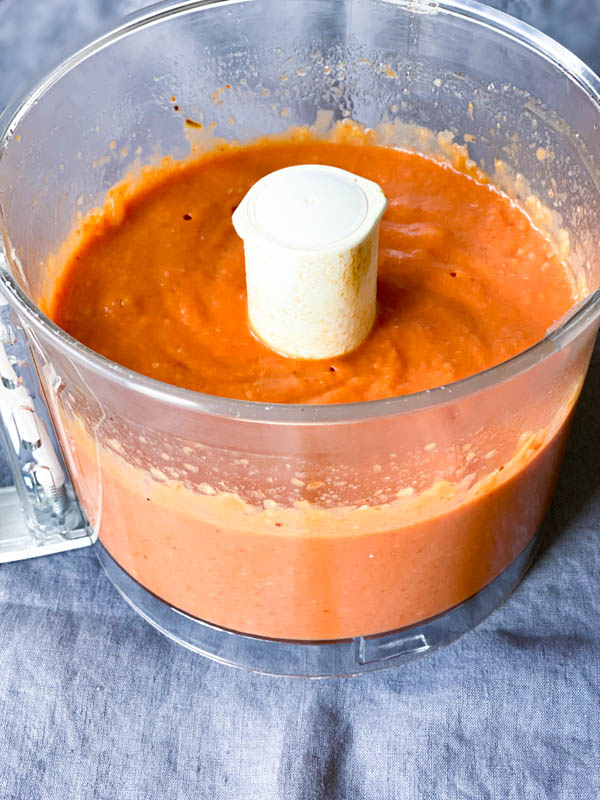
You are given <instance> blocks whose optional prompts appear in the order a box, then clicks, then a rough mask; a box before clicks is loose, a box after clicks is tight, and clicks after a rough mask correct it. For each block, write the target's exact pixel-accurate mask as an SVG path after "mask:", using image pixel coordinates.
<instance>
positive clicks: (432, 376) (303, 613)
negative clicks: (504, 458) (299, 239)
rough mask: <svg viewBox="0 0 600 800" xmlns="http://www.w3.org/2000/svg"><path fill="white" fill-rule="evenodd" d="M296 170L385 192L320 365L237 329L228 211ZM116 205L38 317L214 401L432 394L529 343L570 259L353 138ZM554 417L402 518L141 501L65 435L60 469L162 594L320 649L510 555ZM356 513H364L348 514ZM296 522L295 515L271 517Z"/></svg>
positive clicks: (138, 484)
mask: <svg viewBox="0 0 600 800" xmlns="http://www.w3.org/2000/svg"><path fill="white" fill-rule="evenodd" d="M303 163H320V164H329V165H332V166H336V167H341V168H343V169H346V170H349V171H351V172H354V173H356V174H359V175H362V176H364V177H365V178H369V179H371V180H373V181H376V182H378V183H379V184H380V185H381V187H382V188H383V190H384V192H385V194H386V196H387V198H388V202H389V207H388V210H387V212H386V214H385V216H384V218H383V221H382V223H381V228H380V248H379V278H378V313H377V319H376V322H375V325H374V328H373V330H372V332H371V334H370V335H369V337H368V338H367V339H366V341H365V342H364V343H363V344H362V345H361V346H360V347H359V348H358V349H357V350H356V351H354V352H352V353H350V354H348V355H345V356H343V357H340V358H334V359H328V360H325V361H302V360H294V359H289V358H286V357H284V356H281V355H279V354H277V353H275V352H272V351H271V350H269V349H268V348H267V347H266V346H265V345H264V344H262V343H261V342H260V341H259V340H258V339H257V338H256V337H255V336H254V335H253V333H252V331H251V330H250V329H249V326H248V322H247V315H246V291H245V277H244V257H243V245H242V242H241V241H240V240H239V239H238V237H237V236H236V234H235V232H234V229H233V226H232V222H231V214H232V212H233V210H234V209H235V208H236V206H237V205H238V204H239V202H240V201H241V199H242V198H243V196H244V195H245V193H246V192H247V191H248V189H249V188H250V187H251V186H252V185H253V184H254V183H255V182H256V181H257V180H258V179H259V178H261V177H262V176H264V175H266V174H268V173H269V172H272V171H273V170H276V169H279V168H282V167H286V166H291V165H294V164H303ZM121 212H122V213H120V214H119V215H118V218H115V216H114V215H111V214H109V213H106V214H105V215H99V216H98V217H97V218H96V220H95V224H94V225H93V226H91V227H90V226H88V227H87V228H86V229H85V235H84V236H83V238H82V240H81V241H80V243H79V244H78V245H77V246H76V247H75V249H74V250H73V251H72V253H71V254H70V257H69V259H68V260H67V262H66V264H65V267H64V270H63V272H62V274H61V277H60V280H59V281H58V282H57V285H56V288H55V291H54V295H53V297H52V298H50V299H49V309H50V316H51V317H52V318H53V319H54V320H55V321H56V322H57V323H58V324H59V325H60V326H61V327H62V328H64V329H65V330H66V331H68V332H69V333H71V334H72V335H73V336H74V337H76V338H77V339H79V340H80V341H82V342H83V343H85V344H86V345H88V346H89V347H90V348H92V349H94V350H96V351H97V352H99V353H102V354H103V355H105V356H107V357H108V358H110V359H112V360H114V361H116V362H118V363H120V364H122V365H125V366H126V367H129V368H131V369H133V370H136V371H138V372H141V373H144V374H146V375H149V376H151V377H153V378H156V379H158V380H162V381H165V382H167V383H171V384H175V385H177V386H183V387H187V388H189V389H194V390H197V391H200V392H205V393H208V394H213V395H220V396H223V397H232V398H240V399H245V400H254V401H263V402H266V403H301V404H307V403H346V402H355V401H364V400H374V399H379V398H385V397H392V396H396V395H402V394H407V393H411V392H416V391H420V390H423V389H429V388H432V387H435V386H440V385H443V384H448V383H450V382H452V381H456V380H459V379H461V378H464V377H465V376H468V375H471V374H473V373H476V372H479V371H481V370H484V369H486V368H488V367H491V366H493V365H495V364H498V363H500V362H502V361H505V360H506V359H508V358H510V357H512V356H514V355H515V354H517V353H519V352H521V351H523V350H524V349H526V348H527V347H529V346H530V345H532V344H534V343H535V342H536V341H538V340H540V339H541V338H543V336H544V334H545V331H546V330H547V328H548V327H550V325H552V324H553V323H554V322H555V321H556V320H557V319H558V318H559V317H560V316H561V315H562V314H564V313H565V312H566V311H567V310H568V309H569V308H570V307H571V305H572V304H573V302H574V295H573V290H572V284H571V282H570V280H569V276H568V273H567V270H566V268H565V266H564V265H563V264H562V263H561V261H560V260H559V259H558V258H557V257H556V256H555V254H554V252H553V250H552V248H551V245H550V243H549V242H548V240H547V239H546V238H545V237H544V236H543V235H542V234H541V233H540V232H539V231H538V230H537V229H536V228H535V227H534V226H533V225H532V223H531V221H530V220H529V218H528V217H527V216H526V215H525V214H524V213H523V212H522V211H521V210H520V209H519V208H518V207H517V206H516V205H515V204H513V203H512V202H511V201H510V200H509V199H508V198H507V197H506V196H504V195H502V194H501V193H500V192H498V191H497V190H496V189H494V188H493V187H492V186H490V185H489V184H487V183H485V182H480V181H477V180H475V179H474V178H473V177H470V176H469V175H467V174H464V173H462V172H460V171H458V170H456V169H454V168H453V167H451V166H450V165H448V164H445V163H442V162H440V161H437V160H435V159H432V158H428V157H425V156H422V155H419V154H416V153H411V152H405V151H402V150H395V149H392V148H387V147H382V146H378V145H375V144H372V143H369V142H367V141H366V140H365V141H364V142H360V141H357V140H355V141H337V142H336V141H328V140H324V139H318V138H314V137H310V136H308V137H307V136H304V137H300V138H290V139H289V140H281V139H279V140H272V141H268V140H264V141H261V142H259V143H256V144H251V145H247V146H235V147H222V148H220V149H217V150H216V151H214V152H212V153H209V154H207V155H205V156H204V157H202V158H201V159H198V160H196V161H193V162H189V163H187V164H176V165H173V168H172V169H171V170H167V171H166V172H165V173H164V175H162V176H161V178H160V180H155V179H153V180H152V181H151V182H148V183H147V185H146V184H144V181H142V182H141V184H140V186H139V187H138V188H137V189H136V190H135V191H134V192H133V193H130V195H128V196H127V197H126V198H125V199H124V200H123V207H122V209H121ZM568 412H569V409H566V410H565V412H564V414H563V416H562V418H561V420H560V421H559V424H557V426H556V427H555V429H554V430H552V431H551V432H550V435H549V436H548V437H547V438H546V439H545V440H544V443H543V446H540V447H537V448H533V449H531V448H530V449H528V448H524V449H523V450H522V451H520V452H517V453H515V454H514V458H513V460H512V461H511V462H510V463H507V465H506V469H505V470H504V471H503V472H502V473H498V474H497V475H494V476H493V477H489V478H487V479H485V480H487V483H486V482H485V480H484V481H483V483H481V485H480V486H479V488H478V487H474V488H473V487H471V488H470V489H469V490H468V491H464V492H463V493H462V495H460V496H459V494H457V493H456V492H455V493H454V494H453V495H452V497H453V499H452V502H451V503H450V504H449V505H445V503H446V501H445V500H444V495H443V492H441V493H437V494H436V490H435V487H432V489H431V501H430V502H427V503H421V505H420V506H419V508H418V513H417V512H416V511H414V509H413V511H411V512H410V513H408V512H407V511H406V509H405V510H404V511H403V510H402V508H404V507H402V508H400V510H399V511H398V512H397V513H396V512H394V510H393V508H391V510H390V509H387V510H385V509H384V510H383V513H381V514H380V515H379V516H378V515H377V514H376V513H375V512H376V511H377V509H376V508H375V507H374V509H371V510H367V512H364V510H363V511H362V512H361V511H360V510H359V509H356V511H353V510H352V509H351V508H350V509H349V508H346V509H344V511H343V513H342V515H341V517H340V516H339V515H338V517H337V518H336V517H335V514H334V515H333V516H332V518H331V520H330V521H329V522H328V521H327V513H328V511H327V509H318V510H315V509H313V510H312V511H311V510H308V511H303V510H302V508H300V507H298V508H293V509H292V508H289V509H282V510H281V518H280V517H278V514H279V512H278V511H277V510H275V511H271V512H270V513H269V514H267V515H266V516H264V517H261V515H260V514H257V515H254V516H252V515H250V516H248V515H247V514H246V516H244V510H243V508H242V506H243V505H244V504H243V501H242V500H241V499H239V498H238V501H234V500H232V499H231V498H230V497H223V498H219V497H218V496H208V497H207V496H204V495H202V494H201V493H198V494H196V493H195V492H194V491H192V490H190V489H184V488H182V487H180V486H169V485H166V484H161V483H156V484H155V485H154V484H153V485H154V490H153V494H152V498H151V499H152V502H150V503H149V502H148V500H149V499H150V497H148V494H149V490H148V485H149V483H148V481H149V479H148V476H145V477H144V476H140V475H139V470H137V471H136V470H135V469H134V467H133V466H131V465H130V464H128V463H126V460H124V459H122V458H120V457H119V455H118V452H116V453H115V452H112V451H111V452H110V454H107V456H106V458H104V459H103V460H102V475H101V476H99V475H98V470H99V467H98V462H97V459H96V455H95V451H94V446H93V445H92V443H91V440H90V441H86V435H85V434H84V431H83V429H80V428H79V427H78V426H77V425H71V426H70V431H71V438H72V445H73V448H72V449H73V456H72V458H73V464H72V466H73V467H74V472H75V476H76V482H77V483H78V487H77V488H78V490H79V492H80V495H81V496H82V498H83V500H84V505H85V504H86V503H87V504H88V506H89V507H90V509H92V507H93V508H96V504H97V503H98V502H100V503H101V508H100V509H99V511H98V512H97V513H93V514H92V517H93V518H96V519H97V520H99V521H100V522H99V524H100V529H99V531H98V533H99V537H100V540H101V541H102V543H103V544H104V546H105V547H106V548H107V549H108V551H109V552H110V553H111V555H112V556H113V557H114V558H115V559H116V561H117V562H118V563H119V564H120V565H121V566H122V567H123V568H124V569H125V570H126V571H127V572H129V574H131V575H132V576H133V577H134V578H136V579H137V580H138V581H139V582H140V583H141V584H142V585H143V586H145V587H146V588H148V589H149V590H150V591H152V592H153V593H154V594H156V595H157V596H159V597H160V598H162V599H164V600H165V601H166V602H168V603H170V604H172V605H174V606H175V607H177V608H179V609H181V610H183V611H186V612H187V613H189V614H192V615H194V616H196V617H199V618H201V619H205V620H208V621H210V622H213V623H215V624H218V625H222V626H224V627H226V628H230V629H233V630H239V631H243V632H247V633H254V634H258V635H263V636H272V637H281V638H286V639H312V640H319V639H321V640H322V639H335V638H344V637H349V636H356V635H366V634H374V633H381V632H384V631H387V630H392V629H394V628H397V627H401V626H404V625H410V624H413V623H415V622H417V621H419V620H423V619H425V618H427V617H430V616H432V615H434V614H438V613H440V612H442V611H444V610H445V609H448V608H450V607H452V606H454V605H456V604H457V603H460V602H462V601H463V600H465V599H467V598H468V597H469V596H471V595H473V594H474V593H475V592H477V591H478V590H479V589H481V588H482V587H483V586H485V585H486V584H487V583H489V582H490V581H491V580H492V579H493V578H495V577H496V576H497V575H498V574H499V572H501V571H502V570H503V569H504V568H505V567H507V566H508V565H509V564H510V563H511V562H512V561H513V560H514V559H515V558H516V557H517V555H518V554H519V553H520V552H521V551H522V550H523V548H524V547H525V546H526V544H527V543H528V541H529V540H530V539H531V537H532V535H533V533H534V532H535V530H536V528H537V527H538V525H539V524H540V522H541V519H542V517H543V514H544V513H545V510H546V507H547V504H548V502H549V498H550V493H551V489H552V485H553V480H554V477H555V475H556V472H557V469H558V465H559V463H560V454H561V450H562V447H563V445H564V440H565V436H566V430H567V426H568V416H569V414H568ZM67 427H69V426H67ZM385 446H386V444H385V443H382V447H385ZM99 478H100V480H101V483H102V497H101V499H100V500H98V498H97V497H96V496H95V495H96V494H97V490H96V488H95V487H97V485H98V480H99ZM484 484H485V485H484ZM211 494H214V493H212V492H211ZM317 511H318V513H317ZM371 511H373V513H371ZM360 513H362V517H358V516H357V517H356V520H359V519H362V520H364V523H362V522H357V524H356V525H355V524H354V522H352V524H351V525H350V524H348V520H354V516H353V514H360ZM290 514H296V515H297V522H298V520H301V521H300V523H298V524H295V525H287V522H289V521H290V519H291V517H290ZM303 514H304V517H303ZM294 519H295V517H294ZM313 519H314V527H312V528H311V525H313V522H311V520H313ZM278 520H280V521H278ZM281 520H283V521H281ZM340 520H341V522H340ZM361 526H362V527H361ZM440 553H444V554H446V555H445V557H444V558H441V557H440ZM448 554H451V557H450V556H448Z"/></svg>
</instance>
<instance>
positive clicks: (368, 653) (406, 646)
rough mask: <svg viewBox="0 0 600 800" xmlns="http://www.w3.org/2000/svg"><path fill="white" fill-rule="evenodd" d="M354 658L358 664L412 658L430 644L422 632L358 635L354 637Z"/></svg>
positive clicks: (426, 648) (425, 649)
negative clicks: (407, 634)
mask: <svg viewBox="0 0 600 800" xmlns="http://www.w3.org/2000/svg"><path fill="white" fill-rule="evenodd" d="M354 647H355V658H356V661H357V662H358V663H359V664H373V663H374V662H376V661H389V660H390V659H392V658H413V657H414V656H416V655H419V654H421V653H425V652H427V650H429V649H430V647H431V645H430V644H429V643H428V642H427V639H426V637H425V635H424V634H423V633H417V634H412V635H409V636H406V635H404V636H403V635H402V634H401V633H400V632H398V633H391V634H390V635H389V636H358V637H357V638H356V639H354Z"/></svg>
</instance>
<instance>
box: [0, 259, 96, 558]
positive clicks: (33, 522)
mask: <svg viewBox="0 0 600 800" xmlns="http://www.w3.org/2000/svg"><path fill="white" fill-rule="evenodd" d="M2 261H3V258H2V250H1V245H0V268H1V267H3V266H4V264H2ZM0 449H1V450H2V451H3V453H4V455H5V460H6V461H7V462H8V466H9V468H10V471H11V473H12V478H13V482H14V486H11V487H8V488H2V489H0V563H4V562H8V561H18V560H21V559H24V558H31V557H34V556H40V555H49V554H51V553H59V552H63V551H65V550H73V549H76V548H79V547H85V546H87V545H89V544H91V543H92V539H93V537H92V532H91V528H90V526H89V524H88V522H87V520H86V518H85V515H84V514H83V512H82V510H81V508H80V506H79V503H78V502H77V499H76V497H75V492H74V490H73V486H72V484H71V480H70V478H69V475H68V472H67V469H66V467H65V465H64V462H63V459H62V457H61V453H60V448H59V446H58V442H57V438H56V436H55V433H54V430H53V426H52V422H51V420H50V416H49V414H48V410H47V408H46V405H45V402H44V399H43V397H42V394H41V391H40V387H39V383H38V377H37V373H36V370H35V364H34V361H33V359H32V357H31V351H30V349H29V346H28V343H27V337H26V334H25V331H24V329H23V326H22V325H21V323H20V322H19V319H18V317H17V316H16V314H15V313H14V311H11V308H10V306H9V304H8V301H7V300H6V298H5V297H4V296H3V294H2V291H1V284H0Z"/></svg>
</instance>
